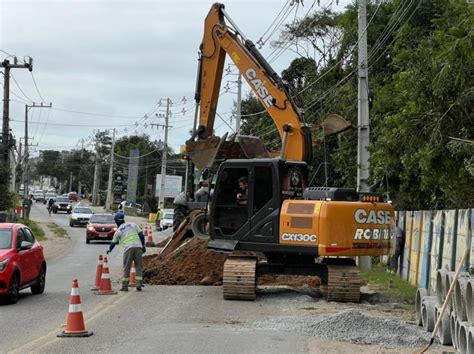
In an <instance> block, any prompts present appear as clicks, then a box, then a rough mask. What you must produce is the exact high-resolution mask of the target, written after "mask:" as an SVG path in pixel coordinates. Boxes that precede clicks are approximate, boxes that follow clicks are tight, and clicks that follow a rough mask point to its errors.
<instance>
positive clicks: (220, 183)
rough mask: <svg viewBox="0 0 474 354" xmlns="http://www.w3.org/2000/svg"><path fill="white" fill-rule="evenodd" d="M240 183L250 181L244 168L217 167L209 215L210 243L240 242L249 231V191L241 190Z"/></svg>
mask: <svg viewBox="0 0 474 354" xmlns="http://www.w3.org/2000/svg"><path fill="white" fill-rule="evenodd" d="M239 179H247V181H248V180H249V179H250V169H249V168H248V166H247V164H245V163H239V162H235V163H234V162H225V163H223V164H222V165H221V166H220V168H219V172H218V176H217V180H216V185H215V188H214V193H213V197H212V207H211V211H210V234H211V240H212V239H216V240H229V241H232V240H240V239H242V238H244V237H245V236H246V235H247V234H248V232H249V230H250V220H249V217H250V215H249V204H248V202H249V201H248V196H249V190H248V189H247V190H246V191H245V190H242V189H241V188H240V186H239ZM238 195H240V196H239V197H238ZM245 197H246V198H245ZM245 199H246V200H245Z"/></svg>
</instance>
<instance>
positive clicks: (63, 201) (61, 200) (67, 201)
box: [56, 197, 69, 203]
mask: <svg viewBox="0 0 474 354" xmlns="http://www.w3.org/2000/svg"><path fill="white" fill-rule="evenodd" d="M56 201H57V202H58V203H69V199H67V198H64V197H59V198H56Z"/></svg>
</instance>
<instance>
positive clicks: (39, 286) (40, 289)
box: [31, 264, 46, 295]
mask: <svg viewBox="0 0 474 354" xmlns="http://www.w3.org/2000/svg"><path fill="white" fill-rule="evenodd" d="M45 286H46V265H45V264H43V265H42V266H41V270H40V273H39V275H38V280H37V282H36V284H35V285H33V286H32V287H31V292H32V293H33V294H35V295H39V294H42V293H44V287H45Z"/></svg>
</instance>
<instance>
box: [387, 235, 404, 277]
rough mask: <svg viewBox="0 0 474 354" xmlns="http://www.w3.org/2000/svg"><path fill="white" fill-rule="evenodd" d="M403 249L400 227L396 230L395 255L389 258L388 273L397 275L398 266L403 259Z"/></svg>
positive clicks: (402, 236)
mask: <svg viewBox="0 0 474 354" xmlns="http://www.w3.org/2000/svg"><path fill="white" fill-rule="evenodd" d="M404 248H405V233H404V232H403V230H402V229H401V227H399V226H397V228H396V240H395V253H394V254H393V255H392V256H391V257H390V265H389V271H390V273H392V274H397V272H398V264H399V262H400V260H401V259H402V257H403V249H404ZM400 268H401V267H400Z"/></svg>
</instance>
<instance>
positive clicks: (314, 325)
mask: <svg viewBox="0 0 474 354" xmlns="http://www.w3.org/2000/svg"><path fill="white" fill-rule="evenodd" d="M255 326H256V328H261V329H271V330H283V331H289V332H296V333H298V334H303V335H307V336H315V337H321V338H327V339H331V340H340V341H349V342H352V343H359V344H377V345H380V346H383V347H386V348H395V347H421V346H424V345H426V344H428V342H429V340H430V333H428V332H426V331H424V330H423V329H421V328H420V327H417V326H414V325H409V324H407V323H405V322H402V321H400V320H398V319H395V318H393V317H372V316H366V315H364V314H362V313H360V312H359V311H357V310H355V309H348V310H345V311H342V312H340V313H337V314H334V315H332V316H329V317H327V316H325V317H314V316H304V317H301V316H298V317H293V316H291V317H284V318H276V319H271V320H267V321H259V322H256V323H255Z"/></svg>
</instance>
